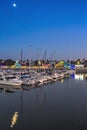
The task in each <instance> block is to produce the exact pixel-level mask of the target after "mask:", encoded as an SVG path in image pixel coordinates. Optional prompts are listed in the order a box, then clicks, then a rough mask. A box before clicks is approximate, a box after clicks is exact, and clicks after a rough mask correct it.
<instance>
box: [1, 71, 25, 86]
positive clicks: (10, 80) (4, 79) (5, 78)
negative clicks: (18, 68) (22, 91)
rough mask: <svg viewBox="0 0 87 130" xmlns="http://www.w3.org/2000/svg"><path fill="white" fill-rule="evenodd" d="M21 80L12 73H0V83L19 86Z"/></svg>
mask: <svg viewBox="0 0 87 130" xmlns="http://www.w3.org/2000/svg"><path fill="white" fill-rule="evenodd" d="M22 83H23V81H22V80H20V79H19V78H18V77H16V76H14V75H4V74H3V72H1V73H0V85H14V86H20V85H22Z"/></svg>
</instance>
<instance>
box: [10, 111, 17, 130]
mask: <svg viewBox="0 0 87 130" xmlns="http://www.w3.org/2000/svg"><path fill="white" fill-rule="evenodd" d="M17 120H18V112H15V113H14V114H13V116H12V119H11V126H10V127H11V128H12V127H14V125H15V124H16V123H17Z"/></svg>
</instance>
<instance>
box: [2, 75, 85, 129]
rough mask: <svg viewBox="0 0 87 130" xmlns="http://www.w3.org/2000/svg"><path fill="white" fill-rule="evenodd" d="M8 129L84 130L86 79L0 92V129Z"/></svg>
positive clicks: (72, 78) (72, 79) (71, 79)
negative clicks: (27, 89)
mask: <svg viewBox="0 0 87 130" xmlns="http://www.w3.org/2000/svg"><path fill="white" fill-rule="evenodd" d="M15 112H17V113H15ZM14 115H15V118H14ZM12 117H13V118H14V119H13V120H14V123H13V124H12ZM11 129H13V130H87V80H85V79H79V80H77V79H74V77H73V76H72V77H71V78H69V79H65V80H64V82H63V81H62V82H60V81H57V82H54V83H50V84H47V85H44V86H43V87H39V88H34V89H31V90H29V91H26V90H18V91H15V92H14V93H3V92H0V130H11Z"/></svg>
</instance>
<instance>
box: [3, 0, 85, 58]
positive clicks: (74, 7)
mask: <svg viewBox="0 0 87 130" xmlns="http://www.w3.org/2000/svg"><path fill="white" fill-rule="evenodd" d="M14 2H15V3H16V4H17V6H16V8H14V7H13V6H12V4H13V3H14ZM21 49H22V50H23V57H24V58H28V57H33V58H37V56H38V53H39V57H40V58H43V55H44V52H45V50H47V57H48V58H50V57H53V55H54V53H55V55H56V56H55V57H56V58H57V59H63V58H64V59H67V58H71V59H72V58H80V57H81V58H83V57H85V58H87V0H0V58H14V59H19V58H20V51H21Z"/></svg>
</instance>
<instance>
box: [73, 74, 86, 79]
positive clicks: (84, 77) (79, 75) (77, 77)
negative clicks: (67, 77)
mask: <svg viewBox="0 0 87 130" xmlns="http://www.w3.org/2000/svg"><path fill="white" fill-rule="evenodd" d="M71 78H72V79H75V80H84V79H87V74H72V75H71Z"/></svg>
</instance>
